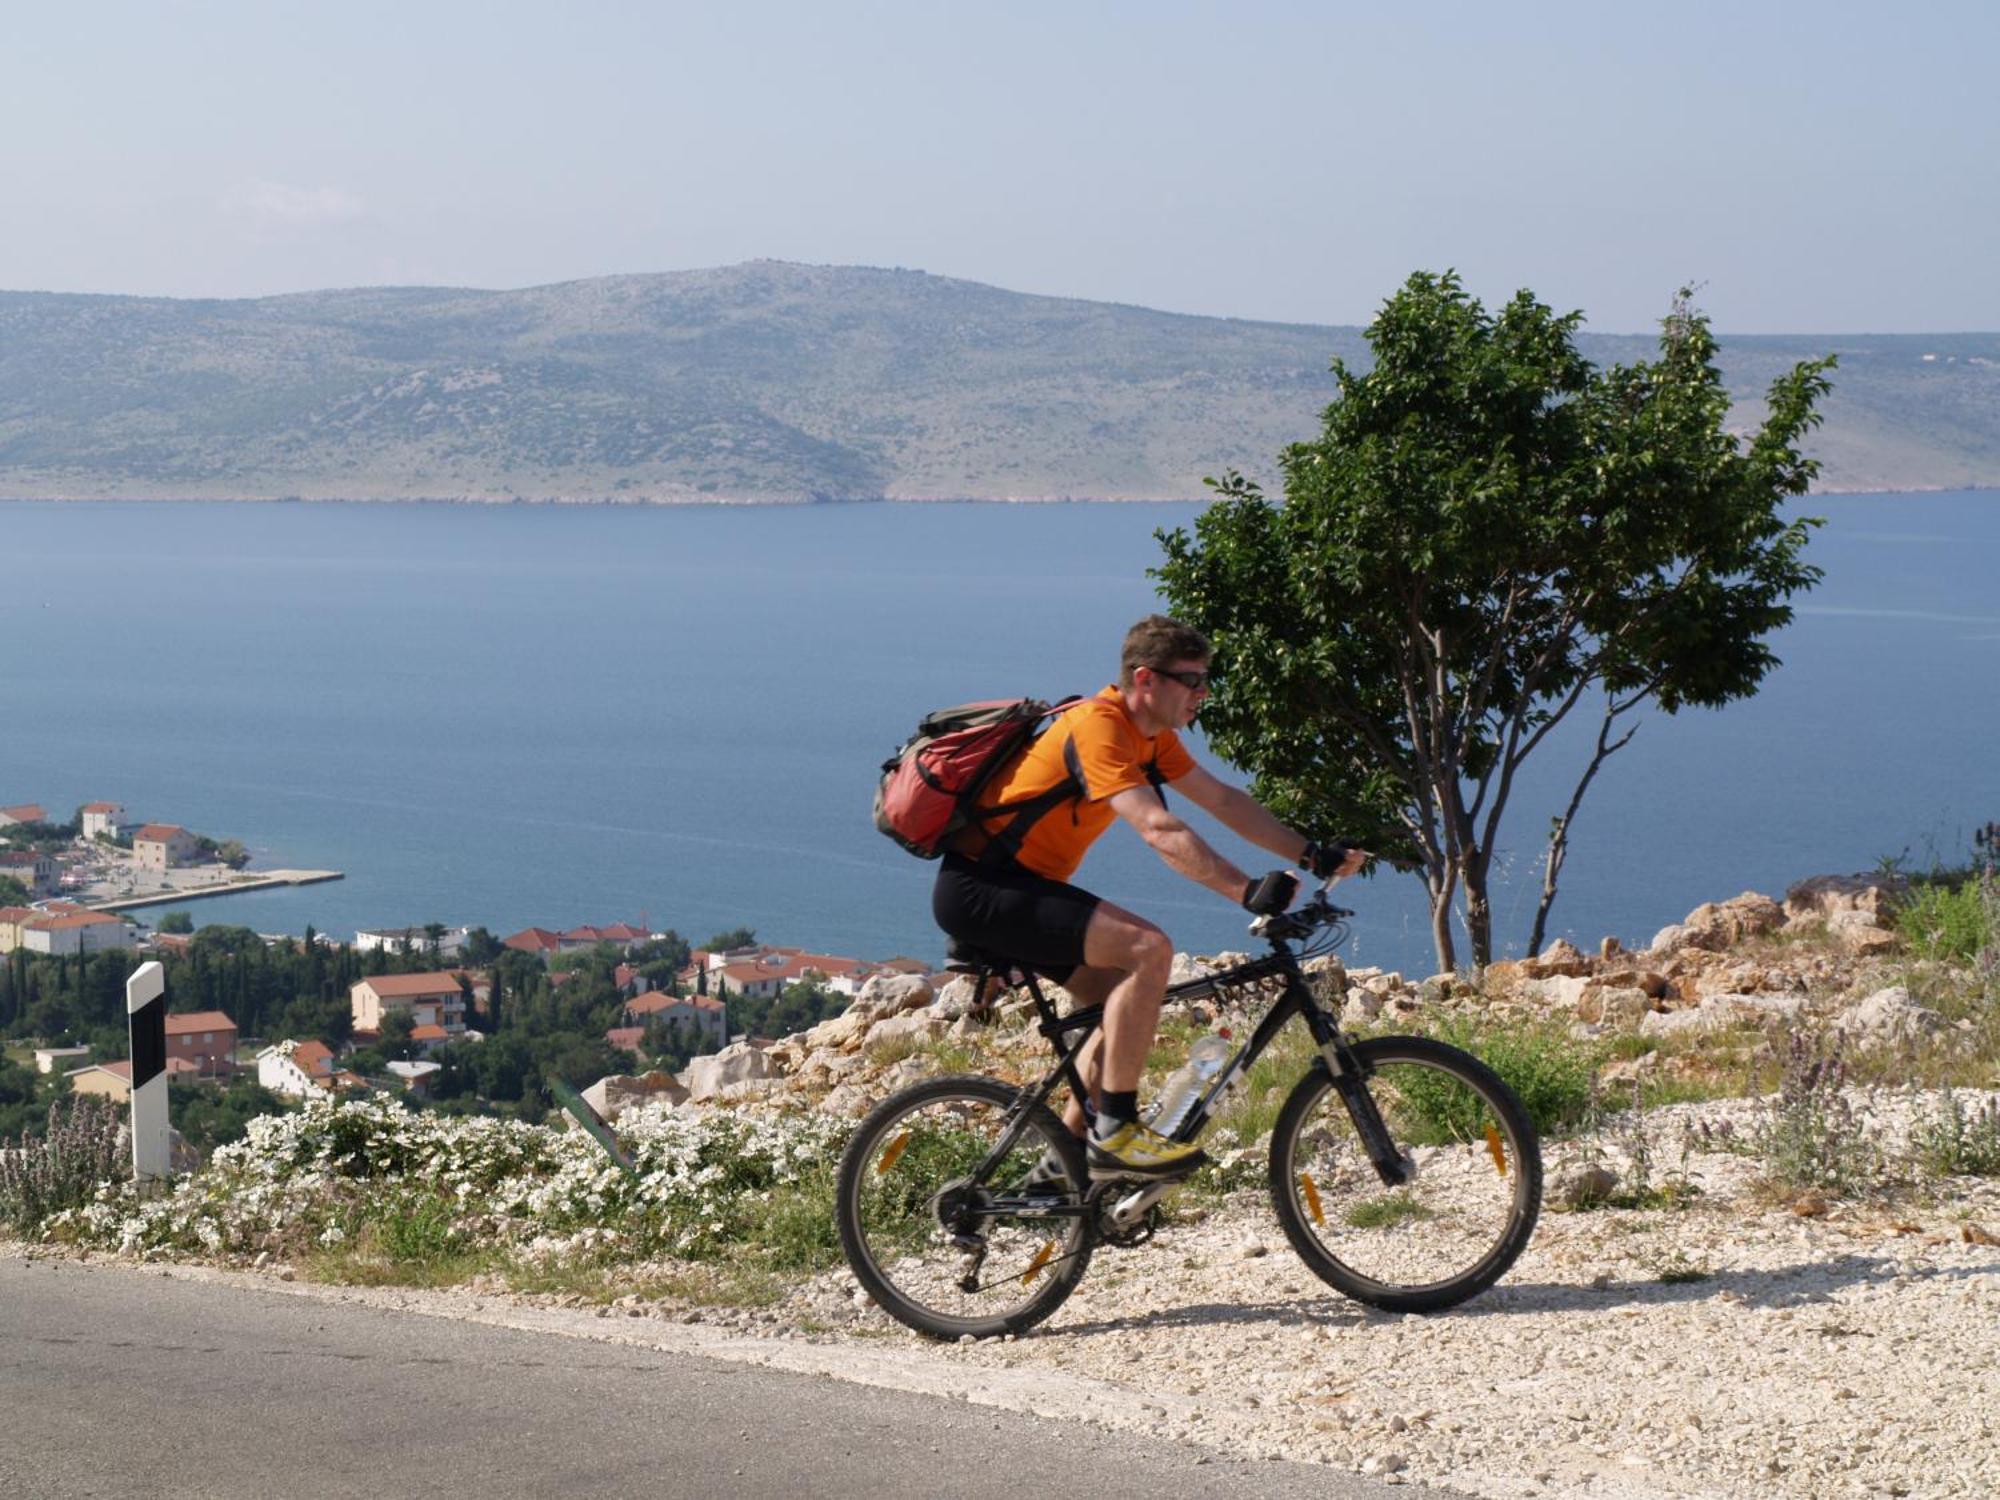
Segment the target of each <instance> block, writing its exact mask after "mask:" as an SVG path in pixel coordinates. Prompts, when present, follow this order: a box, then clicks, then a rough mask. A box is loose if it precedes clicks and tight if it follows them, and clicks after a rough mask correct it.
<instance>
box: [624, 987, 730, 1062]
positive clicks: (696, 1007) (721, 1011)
mask: <svg viewBox="0 0 2000 1500" xmlns="http://www.w3.org/2000/svg"><path fill="white" fill-rule="evenodd" d="M653 1021H661V1022H667V1023H671V1022H674V1021H679V1022H681V1023H682V1024H683V1025H685V1026H687V1027H689V1028H690V1029H691V1030H692V1031H693V1032H694V1034H695V1035H697V1036H706V1037H707V1038H708V1039H709V1040H710V1041H711V1042H713V1043H714V1044H715V1045H716V1046H717V1047H718V1048H719V1047H721V1046H722V1044H723V1043H724V1042H726V1041H727V1040H728V1039H729V1038H728V1037H727V1035H725V1032H726V1030H727V1027H728V1011H727V1008H726V1007H725V1006H724V1005H723V1002H722V1001H720V1000H718V999H716V998H715V997H714V996H713V995H669V994H665V993H663V992H662V991H660V990H649V991H647V992H646V993H645V994H643V995H640V996H639V997H637V998H636V999H633V1000H628V1001H627V1002H626V1003H625V1022H626V1024H627V1025H629V1026H640V1027H644V1026H646V1025H648V1024H650V1023H651V1022H653Z"/></svg>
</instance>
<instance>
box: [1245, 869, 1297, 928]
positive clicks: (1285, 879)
mask: <svg viewBox="0 0 2000 1500" xmlns="http://www.w3.org/2000/svg"><path fill="white" fill-rule="evenodd" d="M1298 893H1299V878H1298V876H1296V875H1294V874H1293V873H1292V872H1291V871H1290V870H1273V871H1272V872H1271V873H1270V874H1268V875H1266V876H1265V877H1264V878H1263V879H1261V880H1258V881H1255V882H1253V883H1252V884H1251V886H1250V889H1249V890H1247V891H1245V892H1244V893H1243V906H1244V909H1245V910H1246V911H1251V912H1254V913H1256V915H1258V916H1260V917H1273V916H1276V915H1277V914H1278V913H1279V912H1281V911H1283V910H1284V909H1285V908H1286V907H1288V906H1290V905H1291V904H1292V898H1293V897H1294V896H1296V895H1298Z"/></svg>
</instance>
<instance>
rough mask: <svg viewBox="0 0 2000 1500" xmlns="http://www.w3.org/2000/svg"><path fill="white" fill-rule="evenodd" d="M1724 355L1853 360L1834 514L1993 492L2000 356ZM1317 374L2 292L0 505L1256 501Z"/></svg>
mask: <svg viewBox="0 0 2000 1500" xmlns="http://www.w3.org/2000/svg"><path fill="white" fill-rule="evenodd" d="M1662 302H1663V305H1664V302H1665V294H1664V291H1663V296H1662ZM1583 344H1584V348H1585V350H1586V352H1587V353H1588V354H1589V355H1590V356H1591V357H1592V358H1593V359H1596V360H1598V361H1599V362H1600V363H1610V362H1614V361H1620V360H1632V359H1637V358H1643V357H1646V356H1647V355H1648V354H1650V352H1651V350H1652V340H1651V339H1650V338H1649V337H1646V336H1641V335H1631V336H1600V335H1586V336H1585V337H1584V340H1583ZM1722 351H1723V353H1722V358H1723V366H1724V370H1725V373H1726V375H1727V378H1728V380H1729V384H1730V388H1731V390H1732V392H1734V393H1735V395H1736V397H1737V399H1738V402H1739V406H1738V411H1737V420H1738V421H1739V422H1740V423H1741V424H1742V425H1745V426H1748V425H1749V424H1751V423H1753V422H1754V421H1755V420H1756V419H1757V417H1758V416H1759V415H1760V414H1761V404H1760V401H1759V398H1760V397H1761V395H1762V393H1763V391H1764V389H1765V388H1766V387H1767V386H1768V384H1769V382H1770V381H1771V379H1772V378H1773V377H1775V376H1776V375H1777V374H1778V373H1779V372H1780V371H1781V370H1783V369H1784V368H1786V367H1788V366H1789V365H1791V364H1792V363H1794V362H1796V361H1798V360H1801V359H1808V358H1813V357H1816V356H1818V355H1821V354H1826V353H1834V354H1838V355H1839V357H1840V368H1839V370H1838V371H1837V372H1836V375H1835V387H1834V394H1833V395H1832V397H1831V398H1830V399H1829V400H1828V401H1827V402H1826V404H1825V408H1824V409H1825V415H1826V424H1825V426H1824V427H1823V428H1822V429H1821V430H1820V432H1819V433H1817V434H1816V435H1815V437H1814V439H1813V447H1814V451H1815V452H1817V453H1818V455H1819V456H1820V457H1821V458H1822V459H1823V460H1824V463H1825V469H1824V472H1823V473H1822V475H1821V486H1822V488H1825V489H1831V490H1890V489H1961V488H1981V487H1995V486H2000V335H1995V334H1936V335H1896V334H1880V335H1839V336H1832V335H1829V336H1787V335H1759V336H1754V337H1728V336H1724V338H1723V341H1722ZM1335 355H1339V356H1341V357H1342V358H1345V359H1347V360H1349V361H1352V362H1356V363H1365V361H1366V359H1367V347H1366V344H1365V342H1364V341H1363V339H1362V336H1361V332H1360V330H1359V329H1355V328H1335V327H1316V326H1310V325H1303V324H1282V323H1255V322H1245V321H1240V320H1236V319H1228V318H1206V317H1191V316H1185V315H1180V314H1174V313H1163V312H1154V311H1149V310H1147V309H1145V308H1139V307H1128V306H1123V305H1119V304H1114V303H1102V302H1084V301H1076V300H1070V299H1064V298H1057V297H1041V296H1028V295H1023V294H1021V293H1016V292H1008V291H1002V290H1000V289H998V288H995V287H989V286H982V285H979V284H977V283H975V282H969V281H959V280H953V279H950V278H946V277H941V276H932V275H928V274H926V273H924V272H921V271H909V270H900V269H899V270H879V269H870V268H863V267H846V266H802V265H792V264H787V263H783V262H776V261H755V262H751V263H748V264H745V265H740V266H730V267H724V268H721V269H717V270H706V271H685V272H675V273H670V274H662V275H644V276H612V277H602V278H597V279H593V280H588V281H576V282H568V283H564V284H561V285H556V286H544V287H532V288H529V289H527V290H523V291H507V292H496V291H473V290H464V289H454V288H432V287H396V288H380V289H371V290H359V291H328V292H311V293H303V294H299V295H293V296H283V297H264V298H257V299H254V300H242V301H178V300H171V299H165V298H147V297H110V296H83V295H72V294H58V293H39V292H0V498H13V499H37V498H39V499H72V498H73V499H118V498H131V499H264V500H275V499H287V498H300V499H347V500H400V499H445V500H623V501H654V502H686V501H704V500H707V501H740V502H748V501H801V500H869V499H911V500H957V499H969V500H1009V499H1066V498H1068V499H1102V500H1122V499H1195V498H1199V497H1201V496H1202V495H1203V494H1204V493H1205V491H1204V489H1203V487H1202V483H1201V481H1202V478H1203V477H1204V476H1205V475H1212V474H1219V473H1220V472H1222V471H1223V470H1224V469H1226V468H1232V467H1233V468H1237V469H1240V470H1242V471H1243V472H1245V473H1248V474H1252V475H1255V476H1257V477H1259V478H1262V479H1265V480H1267V481H1268V480H1270V479H1271V478H1272V476H1273V474H1274V472H1275V458H1276V455H1277V454H1278V452H1279V451H1280V450H1281V449H1282V448H1283V447H1284V446H1285V445H1286V444H1287V443H1289V442H1293V441H1296V440H1298V439H1301V438H1304V437H1308V436H1310V435H1311V434H1312V433H1313V432H1315V431H1316V430H1317V426H1318V418H1319V413H1320V411H1321V410H1322V409H1323V408H1324V407H1325V405H1326V403H1327V402H1328V401H1329V400H1331V399H1332V396H1333V382H1332V379H1331V377H1330V376H1329V375H1328V373H1327V363H1328V360H1329V359H1330V358H1331V357H1333V356H1335Z"/></svg>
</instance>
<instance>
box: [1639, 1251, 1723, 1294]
mask: <svg viewBox="0 0 2000 1500" xmlns="http://www.w3.org/2000/svg"><path fill="white" fill-rule="evenodd" d="M1647 1268H1648V1269H1649V1270H1650V1271H1652V1273H1653V1275H1654V1277H1655V1278H1656V1279H1657V1280H1658V1281H1659V1282H1660V1283H1661V1284H1662V1285H1664V1286H1685V1285H1688V1284H1689V1283H1692V1282H1696V1281H1706V1280H1708V1278H1709V1277H1711V1276H1713V1275H1714V1274H1715V1272H1714V1270H1713V1269H1711V1268H1710V1267H1709V1266H1707V1265H1706V1264H1704V1263H1703V1262H1701V1261H1698V1260H1695V1259H1694V1258H1693V1257H1691V1256H1690V1255H1689V1254H1688V1253H1687V1252H1686V1251H1685V1250H1682V1249H1680V1248H1679V1247H1678V1246H1676V1247H1674V1248H1673V1249H1671V1250H1665V1251H1662V1252H1661V1253H1660V1254H1658V1255H1656V1256H1654V1257H1653V1259H1652V1261H1651V1262H1650V1263H1649V1264H1648V1267H1647Z"/></svg>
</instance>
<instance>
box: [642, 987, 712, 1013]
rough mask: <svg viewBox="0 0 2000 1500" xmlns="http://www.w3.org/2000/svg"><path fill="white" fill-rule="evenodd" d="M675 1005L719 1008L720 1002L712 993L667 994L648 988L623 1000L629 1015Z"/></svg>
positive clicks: (666, 1008) (704, 1008) (669, 1007)
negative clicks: (641, 993)
mask: <svg viewBox="0 0 2000 1500" xmlns="http://www.w3.org/2000/svg"><path fill="white" fill-rule="evenodd" d="M676 1005H691V1006H693V1007H694V1008H695V1009H696V1010H721V1009H722V1002H721V1001H720V1000H718V999H716V998H715V997H714V996H713V995H669V994H665V993H663V992H662V991H660V990H648V991H646V993H645V994H643V995H639V996H636V997H634V998H633V999H631V1000H628V1001H626V1002H625V1010H626V1013H627V1014H629V1015H635V1016H646V1015H651V1014H652V1013H653V1012H655V1011H661V1010H671V1009H673V1008H674V1007H675V1006H676Z"/></svg>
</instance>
